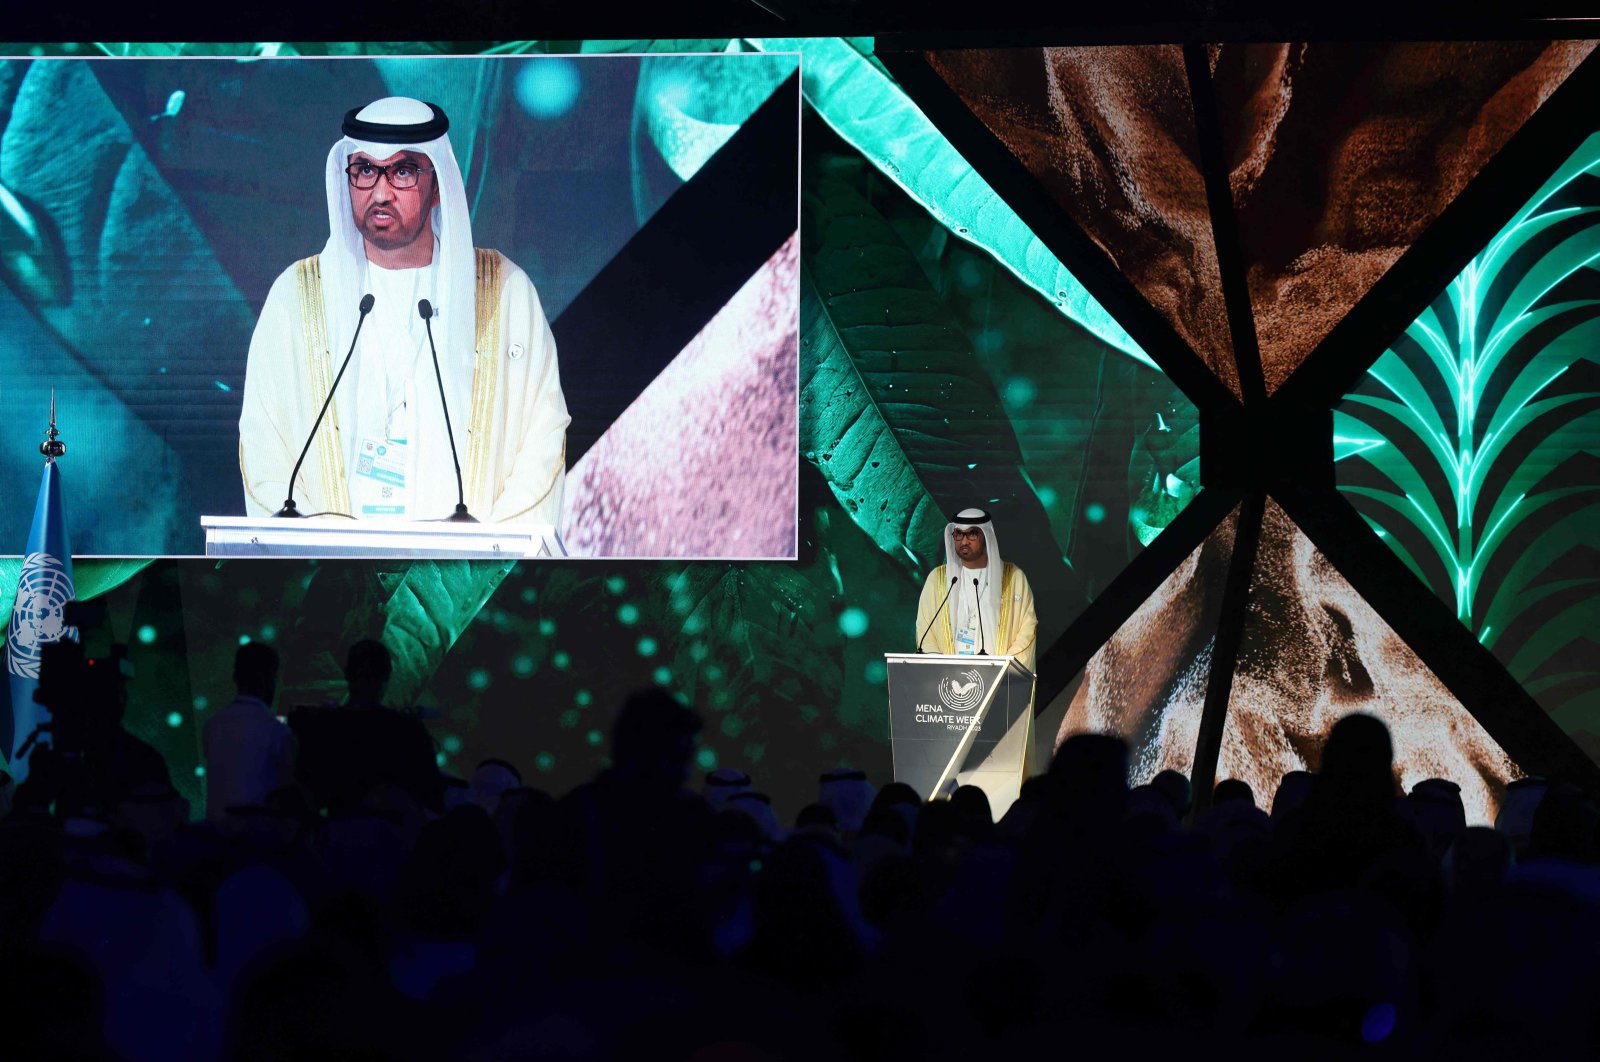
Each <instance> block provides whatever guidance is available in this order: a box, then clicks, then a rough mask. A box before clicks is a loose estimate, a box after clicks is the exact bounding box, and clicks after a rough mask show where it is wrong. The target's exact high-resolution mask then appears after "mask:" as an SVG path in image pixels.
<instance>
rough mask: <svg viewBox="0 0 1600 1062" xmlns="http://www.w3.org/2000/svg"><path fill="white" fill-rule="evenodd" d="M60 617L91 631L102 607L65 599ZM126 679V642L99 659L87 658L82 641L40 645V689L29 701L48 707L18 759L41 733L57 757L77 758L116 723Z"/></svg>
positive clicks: (129, 666) (129, 669)
mask: <svg viewBox="0 0 1600 1062" xmlns="http://www.w3.org/2000/svg"><path fill="white" fill-rule="evenodd" d="M63 619H64V622H65V623H66V625H67V626H69V627H74V628H77V629H78V630H80V631H81V630H85V629H90V630H92V629H96V628H99V627H101V626H103V625H104V624H105V620H106V610H105V606H104V605H102V604H99V603H86V602H80V601H69V602H67V604H66V606H65V609H64V616H63ZM131 678H133V662H132V661H130V660H129V659H128V647H127V646H126V645H125V644H121V643H118V644H113V645H112V646H111V648H110V651H109V653H108V654H107V655H105V656H102V657H91V656H89V655H88V653H87V652H86V651H85V649H84V646H83V643H82V642H81V641H76V640H73V639H69V638H63V639H61V640H60V641H56V642H48V643H46V644H44V645H42V646H40V647H39V686H38V688H37V689H35V690H34V691H33V699H34V702H35V703H36V704H42V705H44V706H45V707H46V708H48V709H50V720H49V721H48V722H45V723H41V724H39V727H38V729H36V730H35V731H34V733H33V734H32V735H30V736H29V738H28V741H27V742H26V743H25V744H24V745H23V747H22V749H20V750H19V755H26V753H27V751H28V750H29V749H30V748H31V746H32V745H33V744H34V742H35V741H36V740H37V739H38V738H39V737H40V736H41V734H48V735H49V738H50V741H49V744H50V747H51V749H52V750H53V751H54V752H55V753H56V754H57V755H59V756H63V757H66V758H69V759H78V758H81V757H82V756H83V754H84V753H85V752H86V751H87V750H88V749H90V748H92V747H93V746H94V744H95V738H96V736H97V735H100V734H103V733H104V732H105V731H107V730H110V729H115V728H116V727H117V726H119V725H120V724H121V722H122V712H123V709H124V707H125V706H126V701H127V684H128V680H129V679H131Z"/></svg>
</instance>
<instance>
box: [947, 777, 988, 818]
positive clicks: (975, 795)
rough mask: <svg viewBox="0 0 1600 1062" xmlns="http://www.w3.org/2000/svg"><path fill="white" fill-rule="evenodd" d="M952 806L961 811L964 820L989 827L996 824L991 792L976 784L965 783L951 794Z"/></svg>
mask: <svg viewBox="0 0 1600 1062" xmlns="http://www.w3.org/2000/svg"><path fill="white" fill-rule="evenodd" d="M950 806H951V807H953V808H955V809H956V810H957V811H959V812H960V813H961V819H962V821H963V822H967V823H969V824H973V825H977V826H979V827H982V828H987V827H989V826H992V825H994V811H993V810H992V809H991V808H990V807H989V794H988V793H985V792H984V791H983V790H981V789H979V788H978V787H977V786H975V785H964V786H961V787H960V788H959V789H957V790H956V791H955V792H954V793H952V794H950Z"/></svg>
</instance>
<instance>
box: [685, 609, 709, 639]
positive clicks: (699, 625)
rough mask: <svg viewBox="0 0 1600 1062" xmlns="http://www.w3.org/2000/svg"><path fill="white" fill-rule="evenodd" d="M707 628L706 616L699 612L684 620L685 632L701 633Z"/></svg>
mask: <svg viewBox="0 0 1600 1062" xmlns="http://www.w3.org/2000/svg"><path fill="white" fill-rule="evenodd" d="M705 629H706V621H705V617H704V616H701V615H699V614H698V613H697V614H695V615H693V616H690V617H689V618H688V619H686V620H684V621H683V632H684V633H685V634H699V633H700V632H701V631H703V630H705Z"/></svg>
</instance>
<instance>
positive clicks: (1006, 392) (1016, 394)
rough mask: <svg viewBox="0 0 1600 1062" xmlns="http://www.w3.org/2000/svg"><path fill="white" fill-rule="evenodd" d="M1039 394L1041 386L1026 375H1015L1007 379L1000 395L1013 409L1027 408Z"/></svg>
mask: <svg viewBox="0 0 1600 1062" xmlns="http://www.w3.org/2000/svg"><path fill="white" fill-rule="evenodd" d="M1038 395H1039V388H1038V387H1037V386H1035V385H1034V382H1033V381H1032V380H1030V379H1028V378H1027V377H1026V376H1013V377H1012V378H1011V379H1009V380H1007V381H1006V385H1005V387H1004V389H1002V390H1001V392H1000V397H1001V399H1002V400H1004V402H1005V404H1006V405H1007V406H1008V407H1009V408H1011V409H1027V408H1028V407H1029V406H1031V405H1033V400H1034V399H1035V398H1037V397H1038Z"/></svg>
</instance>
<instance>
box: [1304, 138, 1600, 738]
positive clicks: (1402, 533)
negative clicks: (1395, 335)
mask: <svg viewBox="0 0 1600 1062" xmlns="http://www.w3.org/2000/svg"><path fill="white" fill-rule="evenodd" d="M1597 264H1600V134H1597V135H1595V136H1592V137H1590V139H1589V140H1588V141H1587V142H1586V143H1585V144H1584V145H1583V146H1582V147H1581V148H1580V149H1579V150H1578V151H1577V152H1576V153H1575V154H1574V155H1573V156H1572V157H1571V158H1570V159H1568V160H1567V161H1566V162H1565V163H1564V164H1563V165H1562V167H1561V168H1560V169H1559V170H1558V171H1557V173H1556V174H1555V175H1554V176H1553V177H1552V178H1551V179H1550V180H1549V181H1548V182H1546V184H1545V185H1544V187H1543V188H1541V189H1540V191H1539V192H1538V194H1537V195H1535V196H1534V197H1533V199H1532V200H1531V201H1530V202H1529V203H1527V204H1526V205H1525V206H1524V207H1523V208H1522V209H1521V210H1520V211H1519V212H1518V213H1517V214H1516V216H1515V217H1513V218H1512V219H1511V221H1510V222H1509V223H1508V224H1507V225H1506V226H1505V227H1504V228H1503V229H1502V230H1501V232H1500V233H1499V235H1497V236H1496V237H1495V239H1494V240H1493V241H1492V242H1491V243H1490V244H1489V246H1488V247H1486V248H1485V249H1484V250H1483V252H1482V253H1480V254H1479V255H1478V256H1477V257H1476V258H1474V259H1473V260H1472V261H1471V262H1470V263H1469V264H1468V265H1467V267H1466V269H1464V270H1463V271H1462V273H1461V275H1460V276H1458V277H1457V278H1456V279H1455V280H1454V281H1453V282H1452V283H1451V284H1450V286H1449V288H1448V289H1447V290H1446V291H1445V292H1444V293H1443V294H1441V295H1440V297H1439V298H1438V299H1436V300H1435V301H1434V303H1433V304H1432V305H1431V306H1430V307H1429V308H1428V309H1427V310H1426V311H1425V312H1424V313H1423V314H1422V315H1421V316H1420V317H1418V318H1417V320H1416V321H1415V322H1414V323H1413V324H1412V325H1411V326H1410V327H1409V328H1408V329H1407V330H1406V332H1405V334H1404V335H1402V336H1401V337H1400V338H1399V339H1398V340H1397V341H1396V342H1395V343H1394V344H1393V346H1392V347H1391V348H1390V349H1389V350H1387V351H1385V352H1384V354H1383V355H1382V356H1381V357H1380V358H1379V359H1378V361H1377V362H1376V363H1375V364H1374V365H1373V367H1372V369H1371V371H1370V372H1369V373H1368V376H1367V379H1366V380H1365V381H1364V382H1363V383H1362V385H1361V386H1360V387H1359V388H1358V389H1357V390H1356V392H1355V393H1353V394H1351V395H1350V396H1348V398H1347V399H1346V401H1345V402H1344V404H1343V405H1342V407H1341V408H1340V409H1339V410H1338V412H1337V413H1336V416H1335V427H1334V431H1335V436H1336V439H1335V445H1336V451H1337V452H1338V453H1339V455H1340V456H1341V458H1342V460H1341V462H1340V465H1339V468H1340V485H1341V487H1342V488H1343V489H1344V490H1345V491H1346V493H1347V494H1348V495H1349V496H1350V498H1351V500H1352V501H1353V502H1354V503H1355V504H1356V506H1357V507H1358V508H1359V509H1360V511H1361V512H1362V514H1363V515H1364V516H1365V517H1366V519H1367V520H1368V522H1369V523H1370V524H1371V525H1372V526H1373V527H1374V529H1376V530H1377V531H1378V533H1379V534H1380V535H1382V536H1383V537H1384V539H1385V541H1387V542H1388V543H1389V544H1390V546H1391V547H1392V548H1394V549H1395V551H1396V552H1397V553H1398V554H1399V555H1400V556H1401V558H1402V559H1404V560H1405V562H1406V563H1407V564H1408V565H1409V566H1410V567H1411V569H1412V570H1413V571H1414V572H1416V573H1417V575H1418V576H1419V577H1420V578H1422V579H1423V580H1424V581H1425V582H1427V583H1428V584H1429V585H1430V586H1432V587H1433V589H1434V590H1435V591H1436V592H1437V593H1438V594H1439V595H1440V596H1441V597H1443V598H1444V599H1445V600H1447V601H1449V602H1451V603H1452V604H1453V605H1454V606H1455V610H1456V615H1457V617H1458V618H1459V619H1460V620H1461V621H1462V622H1463V623H1465V624H1466V625H1467V626H1468V627H1469V628H1471V629H1472V630H1473V632H1474V633H1476V634H1477V635H1478V637H1479V639H1480V640H1481V641H1482V642H1484V644H1486V645H1488V646H1489V647H1490V648H1491V649H1493V650H1494V651H1495V652H1496V654H1497V655H1499V657H1500V659H1501V660H1503V661H1505V662H1506V664H1507V666H1508V667H1509V668H1510V669H1511V671H1512V673H1513V674H1514V675H1516V676H1517V678H1518V679H1519V680H1520V681H1522V682H1523V683H1524V684H1525V685H1526V686H1527V687H1528V689H1529V690H1530V692H1533V693H1534V694H1535V696H1538V697H1539V698H1540V699H1541V702H1542V703H1543V704H1544V705H1545V707H1546V708H1547V709H1548V710H1549V711H1551V712H1552V713H1555V714H1556V715H1557V718H1558V720H1559V721H1561V722H1562V725H1563V726H1565V727H1567V728H1568V730H1569V731H1573V730H1578V731H1588V732H1591V734H1592V733H1594V732H1600V661H1596V660H1595V659H1594V658H1593V654H1592V653H1586V652H1583V651H1581V650H1580V647H1581V646H1583V645H1589V644H1592V643H1590V642H1588V641H1587V639H1590V638H1592V631H1593V630H1594V621H1595V619H1596V616H1595V614H1594V610H1593V608H1592V602H1593V600H1594V598H1595V594H1596V592H1597V591H1600V575H1597V574H1596V568H1595V565H1594V563H1593V558H1594V556H1595V555H1596V550H1597V548H1600V519H1597V513H1600V455H1597V454H1596V452H1595V451H1596V440H1597V439H1600V362H1597V361H1596V354H1595V352H1596V351H1597V350H1600V269H1597ZM1585 657H1587V660H1585V659H1584V658H1585ZM1590 744H1594V742H1590ZM1597 747H1600V746H1597Z"/></svg>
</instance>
